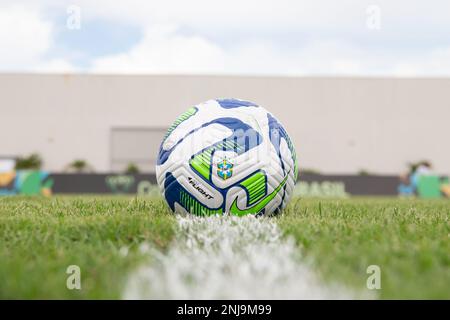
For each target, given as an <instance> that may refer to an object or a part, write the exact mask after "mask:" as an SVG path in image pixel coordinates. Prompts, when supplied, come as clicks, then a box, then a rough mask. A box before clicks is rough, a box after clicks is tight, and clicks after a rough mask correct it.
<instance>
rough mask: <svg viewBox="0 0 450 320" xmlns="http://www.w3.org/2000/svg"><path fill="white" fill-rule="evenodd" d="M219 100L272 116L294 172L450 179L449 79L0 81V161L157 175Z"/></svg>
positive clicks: (22, 77) (8, 77)
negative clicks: (195, 116) (170, 144)
mask: <svg viewBox="0 0 450 320" xmlns="http://www.w3.org/2000/svg"><path fill="white" fill-rule="evenodd" d="M218 97H234V98H240V99H245V100H250V101H254V102H256V103H258V104H260V105H261V106H264V107H265V108H266V109H268V110H269V111H271V112H272V113H273V114H274V115H275V116H276V117H277V118H278V119H279V120H280V121H281V122H282V123H283V124H284V126H285V127H286V129H287V130H288V132H289V134H290V135H291V138H292V140H293V142H294V144H295V146H296V149H297V154H298V156H299V164H300V168H307V169H314V170H316V171H318V172H322V173H337V174H348V173H356V172H358V171H360V170H365V171H368V172H370V173H379V174H397V173H400V172H402V171H404V170H406V166H407V163H408V162H412V161H418V160H422V159H427V160H429V161H431V162H432V163H433V165H434V169H435V171H436V172H438V173H442V174H450V151H449V148H448V145H449V136H450V135H449V129H448V128H449V127H450V125H449V123H450V79H401V78H294V77H247V76H245V77H241V76H176V75H148V76H142V75H129V76H126V75H40V74H2V75H0V135H1V137H2V139H1V140H0V158H11V157H17V156H23V155H27V154H30V153H33V152H37V153H39V154H40V155H41V156H42V158H43V160H44V169H45V170H48V171H52V172H62V171H64V170H65V169H66V168H67V165H68V164H69V163H70V162H72V161H73V160H75V159H83V160H85V161H87V162H88V163H89V164H90V165H91V166H92V167H93V168H94V169H95V171H96V172H110V171H118V172H119V171H122V170H124V168H125V167H126V166H127V165H128V164H129V163H135V164H136V165H138V167H139V168H140V170H141V171H142V172H153V171H154V165H155V158H156V155H157V151H158V148H159V143H160V140H161V139H162V137H163V135H164V133H165V130H166V129H167V128H168V127H169V126H170V124H171V123H172V121H173V120H174V119H175V118H176V117H177V115H179V114H180V113H182V112H183V111H185V110H186V109H187V108H188V107H190V106H192V105H195V104H196V103H199V102H202V101H205V100H208V99H212V98H218Z"/></svg>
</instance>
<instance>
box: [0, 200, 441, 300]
mask: <svg viewBox="0 0 450 320" xmlns="http://www.w3.org/2000/svg"><path fill="white" fill-rule="evenodd" d="M449 204H450V203H449V202H448V201H444V200H442V201H420V200H400V199H362V198H361V199H359V198H357V199H348V200H319V199H302V200H298V199H294V200H293V201H292V204H291V205H290V206H289V207H288V209H287V210H285V212H284V214H283V215H281V216H280V217H279V218H276V219H277V222H278V223H279V225H280V227H281V228H282V229H283V230H284V231H285V233H286V235H291V236H293V237H294V238H295V239H296V241H297V243H298V245H299V248H300V250H302V252H303V254H304V256H305V258H306V260H307V261H311V263H312V264H313V265H314V269H315V270H316V271H317V273H318V274H319V275H320V276H321V277H323V279H324V281H327V282H337V283H340V284H344V285H346V286H348V287H350V288H353V289H357V290H358V289H361V290H367V289H366V287H365V286H366V279H367V277H368V276H369V275H368V274H366V268H367V266H369V265H373V264H375V265H378V266H380V268H381V273H382V274H381V279H382V280H381V286H382V289H381V290H376V293H377V295H378V296H379V297H380V298H400V299H406V298H440V299H450V286H449V284H450V225H449V217H450V205H449ZM174 225H175V219H174V217H173V215H171V214H170V213H169V211H168V210H167V208H166V206H165V205H164V203H163V201H162V200H161V199H150V198H147V199H143V198H130V197H92V196H83V197H81V196H79V197H53V198H41V197H37V198H25V197H3V198H0V298H3V299H5V298H33V299H35V298H50V299H60V298H113V299H114V298H120V293H121V291H122V290H123V285H124V283H125V281H126V276H127V274H129V272H130V271H132V270H133V269H134V268H135V267H136V266H138V265H139V264H140V263H141V262H142V261H143V260H144V258H145V257H144V256H143V255H142V254H140V252H139V250H138V248H139V245H140V244H141V243H143V242H148V243H151V244H153V245H154V246H156V247H157V248H159V249H160V250H164V249H165V248H166V247H167V245H168V244H169V243H170V241H171V240H172V238H173V236H174ZM123 248H128V249H129V253H128V255H127V256H126V257H124V256H123V255H122V254H121V252H123ZM73 264H75V265H78V266H79V267H80V268H81V279H82V290H68V289H67V288H66V279H67V277H68V275H67V274H66V269H67V267H68V266H69V265H73Z"/></svg>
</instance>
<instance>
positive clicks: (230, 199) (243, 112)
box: [156, 99, 298, 216]
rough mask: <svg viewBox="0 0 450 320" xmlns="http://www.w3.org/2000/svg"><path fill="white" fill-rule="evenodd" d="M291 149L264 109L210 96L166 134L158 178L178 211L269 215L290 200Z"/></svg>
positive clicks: (293, 163)
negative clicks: (212, 98) (210, 98)
mask: <svg viewBox="0 0 450 320" xmlns="http://www.w3.org/2000/svg"><path fill="white" fill-rule="evenodd" d="M297 173H298V165H297V157H296V153H295V148H294V146H293V144H292V142H291V140H290V138H289V136H288V134H287V132H286V130H285V129H284V128H283V126H282V125H281V124H280V122H279V121H278V120H277V119H276V118H275V117H274V116H273V115H272V114H271V113H269V112H268V111H267V110H265V109H264V108H262V107H260V106H258V105H256V104H255V103H252V102H249V101H243V100H237V99H217V100H209V101H206V102H204V103H201V104H199V105H196V106H194V107H192V108H190V109H188V110H187V111H186V112H185V113H183V114H182V115H180V116H179V117H178V118H177V120H175V122H174V123H173V124H172V126H171V127H170V128H169V130H168V132H167V134H166V135H165V137H164V139H163V141H162V143H161V147H160V150H159V154H158V160H157V165H156V178H157V181H158V184H159V187H160V189H161V192H162V194H163V196H164V198H165V199H166V201H167V203H168V204H169V206H170V208H171V209H172V210H173V211H174V212H176V213H191V214H195V215H215V214H219V215H224V214H232V215H238V216H241V215H245V214H251V215H258V216H259V215H271V214H274V213H278V212H280V210H281V209H283V208H284V207H285V206H286V204H287V203H288V202H289V199H290V198H291V195H292V192H293V189H294V186H295V182H296V181H297Z"/></svg>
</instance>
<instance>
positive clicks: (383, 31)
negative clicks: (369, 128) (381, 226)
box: [0, 0, 450, 77]
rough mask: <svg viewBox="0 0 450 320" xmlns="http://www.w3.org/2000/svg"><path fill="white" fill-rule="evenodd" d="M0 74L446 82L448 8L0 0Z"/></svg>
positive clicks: (350, 0) (436, 0) (320, 2)
mask: <svg viewBox="0 0 450 320" xmlns="http://www.w3.org/2000/svg"><path fill="white" fill-rule="evenodd" d="M0 71H1V72H16V71H20V72H88V73H157V74H161V73H175V74H184V73H189V74H242V75H256V74H264V75H293V76H295V75H350V76H351V75H356V76H415V77H420V76H426V77H429V76H449V75H450V1H448V0H428V1H411V0H409V1H407V0H396V1H392V0H383V1H366V0H343V1H337V0H334V1H333V0H314V1H312V0H309V1H303V0H267V1H266V0H227V1H215V0H189V1H186V0H184V1H183V0H179V1H175V0H161V1H151V0H146V1H145V0H142V1H139V0H126V1H111V0H97V1H92V0H89V1H87V0H78V1H62V0H41V1H36V0H35V1H20V0H15V1H10V0H0Z"/></svg>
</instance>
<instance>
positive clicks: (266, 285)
mask: <svg viewBox="0 0 450 320" xmlns="http://www.w3.org/2000/svg"><path fill="white" fill-rule="evenodd" d="M178 227H179V231H178V234H177V237H176V239H175V241H174V243H173V244H172V245H171V247H170V248H169V249H168V251H167V252H166V253H161V252H159V251H157V250H154V249H152V248H151V247H149V246H146V247H143V249H144V250H147V251H148V252H149V254H150V255H151V259H150V261H149V264H148V265H144V266H142V267H141V268H140V269H138V270H137V271H136V272H135V273H133V274H132V275H131V276H130V278H129V279H128V282H127V285H126V288H125V292H124V294H123V297H124V298H125V299H348V298H350V299H351V298H354V297H355V296H354V294H353V293H351V292H350V291H348V290H346V289H344V288H342V287H338V286H333V287H331V286H325V285H323V284H321V283H319V281H318V279H317V278H316V276H315V275H314V273H313V272H312V271H311V270H310V269H309V268H308V267H307V266H306V265H304V264H302V263H301V258H300V257H299V250H298V248H297V247H296V246H295V244H294V242H293V240H292V239H286V238H283V237H282V234H281V232H280V230H279V228H278V226H277V225H276V223H275V222H274V221H273V220H270V219H266V218H259V219H258V218H254V217H250V216H249V217H242V218H238V217H207V218H198V217H181V216H180V217H178Z"/></svg>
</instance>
